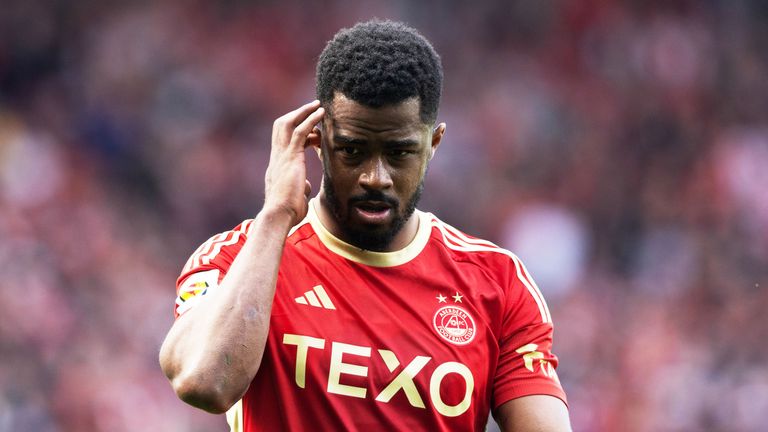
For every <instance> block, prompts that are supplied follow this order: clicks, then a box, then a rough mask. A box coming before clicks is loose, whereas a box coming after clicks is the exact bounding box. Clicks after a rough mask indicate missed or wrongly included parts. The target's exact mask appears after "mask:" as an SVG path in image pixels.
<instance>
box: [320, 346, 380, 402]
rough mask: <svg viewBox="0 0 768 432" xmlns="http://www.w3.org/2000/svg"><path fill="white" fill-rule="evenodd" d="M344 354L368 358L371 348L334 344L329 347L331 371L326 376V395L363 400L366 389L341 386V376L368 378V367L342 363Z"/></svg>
mask: <svg viewBox="0 0 768 432" xmlns="http://www.w3.org/2000/svg"><path fill="white" fill-rule="evenodd" d="M344 354H352V355H356V356H361V357H370V356H371V348H370V347H363V346H358V345H350V344H345V343H341V342H334V343H333V345H332V347H331V370H330V373H329V374H328V393H336V394H340V395H346V396H352V397H357V398H365V393H366V391H367V389H366V388H363V387H356V386H351V385H345V384H341V383H340V382H339V380H340V378H341V374H343V373H344V374H348V375H356V376H362V377H364V376H368V367H367V366H360V365H353V364H348V363H344V362H343V361H342V357H343V356H344Z"/></svg>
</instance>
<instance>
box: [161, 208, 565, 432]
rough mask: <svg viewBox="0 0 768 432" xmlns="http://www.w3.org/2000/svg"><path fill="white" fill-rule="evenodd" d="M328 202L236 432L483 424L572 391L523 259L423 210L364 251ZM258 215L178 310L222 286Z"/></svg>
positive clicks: (192, 270) (299, 230) (210, 260)
mask: <svg viewBox="0 0 768 432" xmlns="http://www.w3.org/2000/svg"><path fill="white" fill-rule="evenodd" d="M315 204H316V203H315V200H313V201H312V202H311V203H310V210H309V213H308V215H307V218H306V219H305V220H304V221H302V222H301V223H300V224H299V225H297V226H296V227H294V228H293V229H292V231H291V233H290V234H289V236H288V239H287V241H286V246H285V250H284V252H283V257H282V261H281V264H280V269H279V272H278V280H277V289H276V291H275V298H274V305H273V307H272V317H271V321H270V329H269V336H268V340H267V344H266V348H265V352H264V358H263V361H262V364H261V367H260V369H259V371H258V373H257V374H256V377H255V378H254V379H253V382H252V383H251V386H250V388H249V389H248V391H247V392H246V394H245V396H243V398H242V400H241V401H240V402H238V403H237V404H236V405H235V406H234V407H233V409H232V410H230V412H229V413H228V415H227V417H228V420H229V422H230V425H231V426H232V429H233V430H238V431H240V430H242V431H245V432H249V431H257V430H268V431H272V430H365V429H368V430H384V429H386V430H450V431H457V430H483V429H484V428H485V424H486V422H487V419H488V415H489V411H490V410H491V408H495V407H497V406H499V405H501V404H503V403H504V402H507V401H509V400H511V399H514V398H517V397H520V396H525V395H532V394H546V395H552V396H556V397H558V398H560V399H562V400H563V401H565V393H564V392H563V390H562V387H561V385H560V382H559V380H558V378H557V374H556V373H555V367H556V366H557V357H555V355H554V354H552V351H551V349H552V320H551V317H550V315H549V311H548V309H547V306H546V303H545V302H544V298H543V297H542V295H541V292H539V290H538V288H537V287H536V284H535V283H534V282H533V279H531V277H530V275H529V274H528V272H527V271H526V269H525V267H524V266H523V264H522V263H521V262H520V260H519V259H518V258H517V257H516V256H515V255H513V254H512V253H510V252H509V251H507V250H504V249H502V248H499V247H498V246H496V245H494V244H492V243H490V242H488V241H485V240H480V239H476V238H473V237H470V236H467V235H466V234H464V233H462V232H460V231H458V230H456V229H455V228H453V227H451V226H449V225H447V224H445V223H443V222H441V221H440V220H439V219H437V218H436V217H435V216H434V215H432V214H431V213H424V212H420V211H417V212H416V213H415V215H416V217H418V219H419V223H420V225H419V228H418V232H417V234H416V237H415V238H414V240H413V241H412V242H411V243H410V244H409V245H408V246H407V247H406V248H404V249H403V250H400V251H397V252H387V253H377V252H369V251H363V250H360V249H358V248H356V247H354V246H352V245H349V244H347V243H345V242H343V241H341V240H339V239H338V238H336V237H334V236H333V235H332V234H331V233H330V232H329V231H328V230H327V229H326V228H325V227H323V225H322V224H321V223H320V220H319V218H318V216H317V213H316V212H315V210H314V207H313V206H314V205H315ZM251 223H252V220H247V221H245V222H243V223H242V224H241V225H239V226H238V227H237V228H235V229H234V230H232V231H229V232H226V233H222V234H219V235H216V236H214V237H212V238H211V239H210V240H208V241H207V242H206V243H204V244H203V245H202V246H200V248H198V250H197V251H196V252H195V253H194V254H193V255H192V257H190V259H189V261H188V262H187V264H186V266H185V267H184V269H183V271H182V273H181V276H180V277H179V279H178V284H177V292H178V297H177V300H176V309H175V313H176V314H177V316H178V315H179V314H183V313H184V312H185V311H186V310H188V309H189V308H190V307H194V304H195V303H196V302H199V301H205V298H206V296H205V294H206V293H208V292H210V291H211V290H216V289H219V288H218V286H219V283H220V282H221V280H222V279H223V277H224V276H225V275H226V273H227V270H228V269H229V266H230V264H231V263H232V261H233V260H234V258H235V256H236V255H237V253H238V252H239V251H240V249H241V247H242V245H243V243H244V242H245V240H246V236H247V233H248V229H249V227H250V225H251ZM242 289H247V287H242Z"/></svg>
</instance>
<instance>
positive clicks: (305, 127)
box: [291, 107, 325, 150]
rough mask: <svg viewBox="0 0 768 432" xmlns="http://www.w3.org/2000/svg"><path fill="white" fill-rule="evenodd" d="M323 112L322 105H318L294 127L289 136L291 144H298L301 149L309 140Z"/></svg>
mask: <svg viewBox="0 0 768 432" xmlns="http://www.w3.org/2000/svg"><path fill="white" fill-rule="evenodd" d="M324 114H325V110H324V109H323V107H319V108H317V109H316V110H315V111H314V112H312V113H311V114H310V115H309V116H308V117H307V118H306V119H304V121H302V122H301V123H300V124H299V125H298V126H296V129H294V130H293V136H292V137H291V144H292V145H294V146H300V147H301V149H302V150H303V149H304V148H305V147H306V146H307V144H308V143H309V141H310V139H309V138H311V137H310V135H311V133H312V132H313V131H314V127H315V125H316V124H317V122H319V121H320V120H322V119H323V115H324Z"/></svg>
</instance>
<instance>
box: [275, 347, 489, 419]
mask: <svg viewBox="0 0 768 432" xmlns="http://www.w3.org/2000/svg"><path fill="white" fill-rule="evenodd" d="M283 345H288V346H295V347H296V367H295V370H294V380H295V382H296V386H297V387H298V388H300V389H305V388H307V387H308V386H314V385H321V386H323V385H325V389H326V391H327V392H328V393H333V394H337V395H342V396H348V397H353V398H360V399H366V398H373V399H374V400H375V401H376V402H379V403H385V404H388V403H391V401H392V399H393V398H394V397H395V395H397V394H398V393H400V392H402V393H403V394H404V395H405V397H406V399H407V400H408V404H409V405H411V406H412V407H414V408H419V409H427V401H426V400H425V399H426V397H428V399H427V400H428V401H429V403H430V405H431V407H432V409H434V410H435V411H437V412H438V413H440V414H441V415H443V416H445V417H457V416H460V415H462V414H464V413H465V412H467V411H468V410H469V408H470V406H471V405H472V396H473V394H474V390H475V378H474V376H473V375H472V371H471V370H470V369H469V367H467V365H465V364H463V363H459V362H455V361H447V362H444V363H440V364H439V365H437V366H435V368H434V369H433V370H432V371H431V372H429V369H431V368H426V367H425V366H427V364H430V363H434V359H433V358H432V357H429V356H418V355H417V356H415V357H414V358H413V359H412V360H411V361H410V362H409V363H408V364H407V365H405V366H404V367H402V368H401V365H402V364H403V363H401V361H402V360H406V359H403V358H398V357H397V355H396V354H395V353H394V352H393V351H390V350H387V349H383V348H380V349H375V350H374V348H373V347H370V346H362V345H352V344H347V343H342V342H336V341H328V340H326V339H323V338H317V337H312V336H306V335H298V334H290V333H286V334H283ZM328 345H330V351H331V354H330V365H329V366H328V376H327V377H326V381H325V382H319V383H318V382H312V381H311V378H317V377H318V376H317V375H316V374H315V375H309V374H307V367H308V365H310V364H314V366H309V367H314V368H317V367H319V366H318V364H317V363H316V362H319V361H321V360H320V359H322V358H323V356H320V355H318V354H319V352H318V351H324V350H326V349H328V348H327V347H328ZM373 357H379V358H380V359H381V361H383V362H384V365H385V366H386V368H387V369H388V370H389V372H390V373H391V376H390V378H389V381H388V382H385V381H379V380H378V379H374V380H370V381H369V380H365V382H366V383H367V384H366V386H365V387H361V386H358V385H353V384H351V383H349V379H348V378H347V377H348V376H356V377H366V378H367V377H369V369H370V368H373V367H374V366H375V365H377V364H379V365H380V364H381V363H380V362H378V361H376V362H374V361H372V360H373ZM325 358H327V357H325ZM322 367H325V366H322ZM398 369H399V370H400V371H399V373H395V372H396V371H398ZM423 375H429V387H428V388H426V386H425V384H424V381H421V383H422V384H421V385H417V380H416V379H417V378H418V377H420V376H423ZM372 376H374V377H380V376H381V374H380V373H374V374H372ZM448 376H451V377H452V378H451V379H450V380H449V381H451V382H453V383H454V384H452V386H451V388H452V389H453V390H456V388H457V387H456V385H455V383H456V381H455V380H456V379H461V380H463V381H464V385H463V388H464V392H463V394H462V393H461V392H460V390H459V392H458V393H455V394H453V395H452V397H446V396H447V395H448V394H450V390H448V389H447V385H444V384H443V382H444V381H445V379H446V377H448ZM308 378H310V379H309V380H308ZM308 381H310V382H308ZM345 382H346V383H345ZM461 387H462V386H461V385H459V387H458V388H461ZM441 389H442V391H441ZM457 396H458V397H457ZM459 397H460V399H459ZM475 397H477V395H476V394H475ZM446 399H447V400H446Z"/></svg>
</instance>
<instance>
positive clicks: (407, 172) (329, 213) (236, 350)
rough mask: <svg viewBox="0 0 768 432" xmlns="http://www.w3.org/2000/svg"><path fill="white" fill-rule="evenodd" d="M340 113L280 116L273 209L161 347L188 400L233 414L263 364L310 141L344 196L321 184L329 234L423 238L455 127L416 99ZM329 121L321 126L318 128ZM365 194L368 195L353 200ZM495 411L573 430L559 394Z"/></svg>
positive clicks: (530, 423)
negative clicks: (426, 194) (430, 194)
mask: <svg viewBox="0 0 768 432" xmlns="http://www.w3.org/2000/svg"><path fill="white" fill-rule="evenodd" d="M330 108H331V112H330V113H326V112H325V110H324V109H323V108H322V107H320V103H319V102H318V101H314V102H310V103H308V104H306V105H304V106H302V107H299V108H297V109H296V110H294V111H291V112H290V113H287V114H285V115H284V116H282V117H280V118H279V119H277V120H275V123H274V126H273V129H272V151H271V154H270V161H269V166H268V167H267V172H266V175H265V200H264V206H263V207H262V209H261V211H260V212H259V213H258V215H257V216H256V217H255V219H254V223H253V224H252V227H251V229H250V231H249V233H248V239H247V241H246V242H245V244H244V245H243V248H242V249H241V251H240V253H239V254H238V255H237V257H236V258H235V260H234V261H233V262H232V265H231V266H230V269H229V271H228V272H227V275H226V276H225V277H224V279H223V280H222V281H221V289H220V290H217V292H216V293H215V294H211V295H210V296H209V297H208V298H207V299H206V301H204V302H200V303H199V304H198V305H197V306H196V307H194V308H192V309H190V310H189V311H188V312H186V313H185V314H184V315H182V316H181V317H179V318H178V319H177V320H176V322H175V323H174V324H173V326H172V327H171V330H170V331H169V332H168V335H167V336H166V339H165V341H164V342H163V345H162V347H161V349H160V365H161V367H162V369H163V371H164V372H165V374H166V376H167V377H168V379H169V380H170V381H171V385H172V386H173V388H174V390H175V391H176V393H177V395H178V396H179V398H180V399H182V400H184V401H185V402H187V403H189V404H190V405H193V406H195V407H198V408H200V409H204V410H206V411H209V412H212V413H223V412H225V411H227V410H228V409H229V408H230V407H231V406H232V405H233V404H235V403H236V402H237V401H238V400H239V399H240V398H242V396H243V395H244V394H245V392H246V391H247V390H248V386H249V385H250V383H251V381H252V380H253V378H254V376H255V375H256V373H257V372H258V370H259V368H260V366H261V359H262V356H263V354H264V348H265V345H266V340H267V334H268V332H269V319H270V315H271V309H272V301H273V298H274V293H275V286H276V284H277V270H278V268H279V265H280V260H281V257H282V253H283V248H284V246H285V239H286V237H287V235H288V232H289V230H290V228H291V227H292V226H294V225H296V224H297V223H299V222H300V221H301V220H302V219H303V218H304V217H305V216H306V214H307V210H308V200H309V195H310V190H311V187H310V184H309V182H308V181H307V178H306V161H305V149H306V148H308V147H314V148H315V149H316V150H317V151H318V153H319V154H320V157H321V160H322V161H323V164H324V172H325V173H326V176H327V177H326V178H324V179H323V182H331V183H330V184H329V186H331V188H332V190H333V192H334V195H335V197H336V201H337V203H338V205H334V204H333V203H332V201H331V200H330V199H329V197H328V194H327V193H326V190H327V188H326V187H323V188H322V190H321V192H320V194H319V198H320V200H319V202H320V206H319V209H318V210H319V215H320V219H321V221H322V223H323V224H324V225H325V226H326V227H327V228H328V230H329V231H330V232H331V233H333V234H334V235H336V236H337V237H338V238H340V239H342V240H345V241H347V242H348V243H351V244H355V243H354V236H350V230H349V229H348V228H352V231H354V230H358V231H364V232H373V233H384V232H386V231H392V228H393V227H394V226H395V225H396V221H397V220H398V218H400V219H401V220H402V222H403V223H402V229H399V230H395V231H396V232H393V233H392V238H391V241H388V242H386V244H383V246H382V248H381V249H382V250H384V251H395V250H399V249H402V248H403V247H405V246H406V245H408V244H409V243H410V242H411V240H413V238H414V236H415V235H416V231H417V229H418V220H417V219H416V218H415V217H413V215H410V214H408V211H406V210H407V207H408V203H409V202H411V201H413V197H414V194H415V193H416V191H417V190H418V188H419V185H420V184H421V182H422V181H423V179H424V174H425V173H426V169H427V164H428V163H429V160H430V159H431V158H432V156H433V155H434V153H435V150H436V149H437V147H438V146H439V145H440V141H441V139H442V137H443V134H444V133H445V124H443V123H441V124H439V125H438V126H437V127H435V128H434V129H433V128H432V127H431V125H427V124H424V123H423V122H421V120H420V118H419V115H418V112H419V102H418V99H408V100H406V101H404V102H401V103H399V104H394V105H390V106H385V107H381V108H370V107H366V106H363V105H360V104H358V103H357V102H354V101H351V100H349V99H347V98H345V97H344V96H343V95H338V94H337V96H336V97H335V98H334V101H333V103H332V104H331V107H330ZM321 120H322V127H321V128H317V127H314V125H316V124H318V122H320V121H321ZM360 196H363V197H366V199H364V200H363V201H360V200H356V199H355V198H356V197H358V198H359V197H360ZM372 196H377V197H378V198H377V199H375V200H373V199H371V197H372ZM243 287H247V289H244V288H243ZM494 416H495V417H496V419H497V421H498V422H499V424H500V425H501V426H502V429H503V430H505V431H567V430H570V427H569V423H568V411H567V409H566V407H565V404H563V402H562V401H560V400H559V399H557V398H554V397H552V396H544V395H536V396H526V397H521V398H517V399H514V400H511V401H509V402H506V403H504V404H503V405H501V406H500V407H499V408H498V409H497V410H495V412H494Z"/></svg>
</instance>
